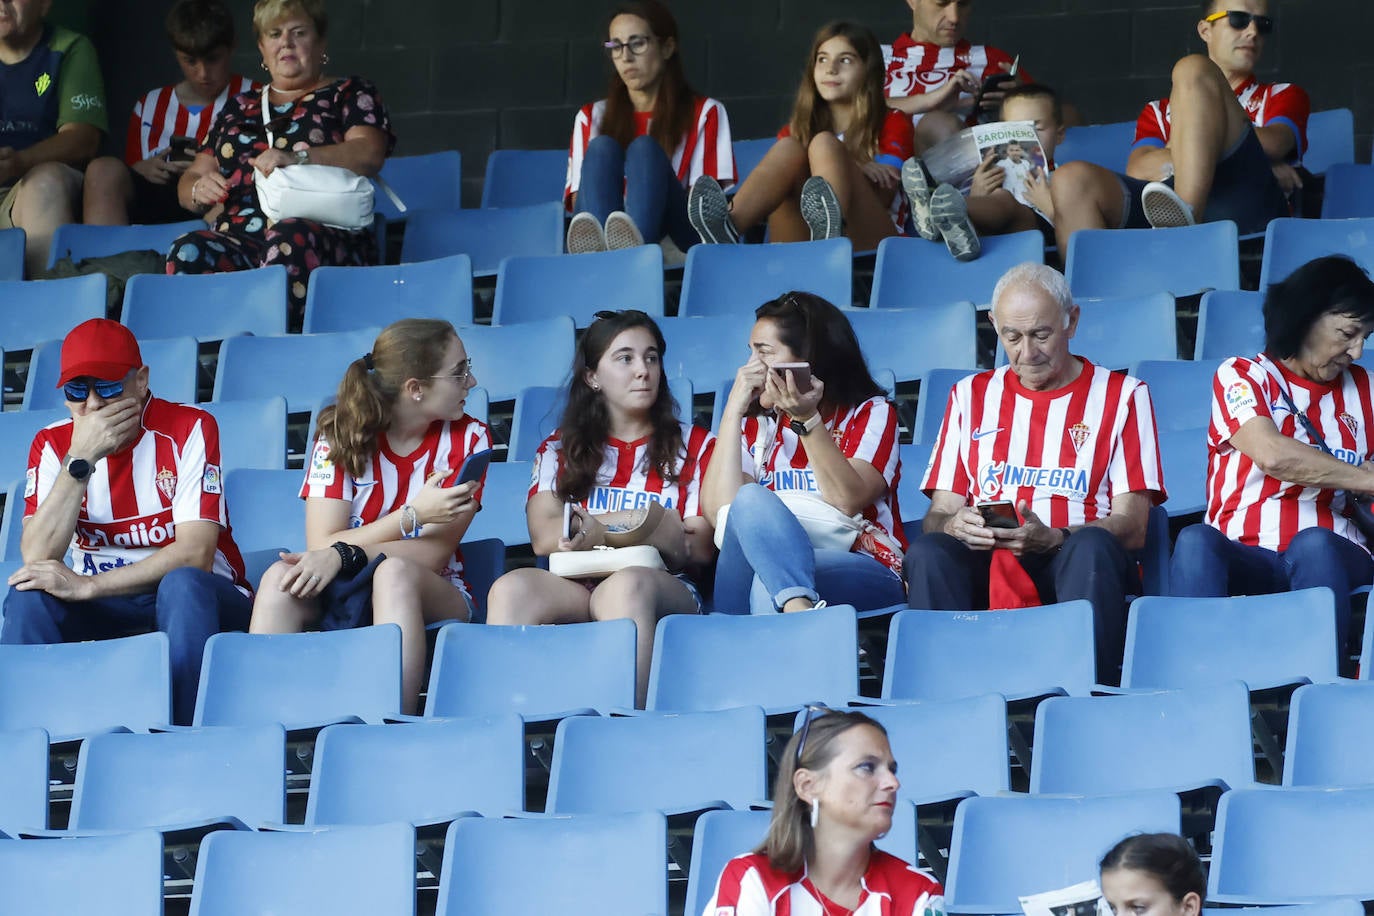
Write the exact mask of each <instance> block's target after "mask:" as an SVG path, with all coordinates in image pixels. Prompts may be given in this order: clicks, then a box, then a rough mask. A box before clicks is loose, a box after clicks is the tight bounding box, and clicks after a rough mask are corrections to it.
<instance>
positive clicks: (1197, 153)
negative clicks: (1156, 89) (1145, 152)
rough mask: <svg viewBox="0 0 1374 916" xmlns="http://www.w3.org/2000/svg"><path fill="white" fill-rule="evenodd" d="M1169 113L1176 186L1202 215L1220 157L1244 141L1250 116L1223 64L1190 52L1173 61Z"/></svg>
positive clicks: (1198, 213) (1180, 193) (1179, 194)
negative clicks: (1230, 83)
mask: <svg viewBox="0 0 1374 916" xmlns="http://www.w3.org/2000/svg"><path fill="white" fill-rule="evenodd" d="M1169 119H1170V121H1171V123H1172V127H1171V129H1170V133H1169V153H1170V155H1171V156H1172V158H1173V163H1174V191H1176V192H1177V193H1178V196H1179V197H1181V198H1183V200H1184V201H1185V202H1186V203H1187V204H1188V206H1190V207H1192V209H1193V213H1194V214H1196V216H1197V217H1198V218H1199V219H1201V217H1202V213H1203V211H1205V210H1206V209H1207V198H1208V197H1209V196H1210V195H1211V193H1212V179H1213V177H1214V176H1215V174H1216V168H1217V163H1218V162H1220V161H1221V157H1222V156H1223V155H1224V154H1225V153H1226V151H1227V150H1228V149H1230V148H1231V147H1233V146H1234V145H1235V144H1236V143H1238V142H1240V140H1241V138H1242V137H1243V136H1244V135H1245V131H1247V130H1248V129H1249V128H1250V119H1249V118H1248V117H1247V116H1246V114H1245V110H1244V109H1243V108H1241V107H1240V103H1239V102H1238V101H1236V95H1235V93H1234V92H1232V91H1231V87H1230V86H1229V85H1228V84H1227V82H1226V77H1225V76H1224V75H1223V74H1222V72H1221V69H1220V68H1219V67H1217V65H1216V64H1214V63H1212V61H1211V60H1210V59H1208V58H1207V57H1204V56H1203V55H1201V54H1190V55H1189V56H1187V57H1185V58H1183V59H1182V60H1180V61H1179V62H1178V63H1176V64H1174V71H1173V87H1172V88H1171V89H1170V91H1169Z"/></svg>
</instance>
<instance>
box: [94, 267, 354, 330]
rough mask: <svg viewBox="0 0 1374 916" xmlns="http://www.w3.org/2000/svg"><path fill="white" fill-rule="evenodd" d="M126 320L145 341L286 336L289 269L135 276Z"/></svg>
mask: <svg viewBox="0 0 1374 916" xmlns="http://www.w3.org/2000/svg"><path fill="white" fill-rule="evenodd" d="M121 321H123V323H124V325H125V326H126V327H128V329H129V330H131V331H133V332H134V336H135V337H137V338H138V339H139V340H140V341H142V340H145V339H148V338H153V337H195V338H197V339H198V340H221V339H223V338H225V337H233V336H234V335H235V334H258V335H267V334H285V333H286V268H285V267H283V266H281V265H280V264H276V265H273V266H271V267H259V268H257V269H255V270H233V271H228V272H225V273H211V274H135V275H134V276H132V277H130V278H129V282H128V284H126V285H125V287H124V312H123V315H122V318H121ZM373 324H376V322H373Z"/></svg>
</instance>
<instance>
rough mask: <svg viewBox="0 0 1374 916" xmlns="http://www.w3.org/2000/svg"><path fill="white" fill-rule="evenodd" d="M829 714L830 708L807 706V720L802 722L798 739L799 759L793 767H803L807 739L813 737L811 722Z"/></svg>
mask: <svg viewBox="0 0 1374 916" xmlns="http://www.w3.org/2000/svg"><path fill="white" fill-rule="evenodd" d="M828 712H830V709H829V708H828V707H825V706H812V705H810V704H807V707H806V718H805V719H803V720H802V727H801V737H800V738H798V739H797V759H796V760H795V761H794V762H793V764H792V765H793V766H798V767H799V766H801V762H802V754H804V753H806V739H807V738H809V737H810V736H811V720H812V719H814V718H816V716H821V715H825V714H826V713H828Z"/></svg>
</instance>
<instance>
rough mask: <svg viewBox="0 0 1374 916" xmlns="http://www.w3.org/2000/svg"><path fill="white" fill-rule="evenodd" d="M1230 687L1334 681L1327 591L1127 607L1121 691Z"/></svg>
mask: <svg viewBox="0 0 1374 916" xmlns="http://www.w3.org/2000/svg"><path fill="white" fill-rule="evenodd" d="M1237 679H1238V680H1242V681H1244V682H1245V683H1246V685H1247V686H1248V687H1249V688H1250V689H1251V690H1263V689H1266V688H1270V687H1281V686H1284V685H1289V684H1305V683H1319V684H1320V683H1328V682H1331V681H1334V680H1335V679H1336V609H1335V603H1334V601H1333V598H1332V595H1331V590H1330V589H1329V588H1325V587H1322V588H1307V589H1298V590H1296V591H1292V592H1285V593H1281V594H1275V595H1248V596H1244V597H1237V598H1162V597H1143V598H1137V599H1136V600H1135V601H1133V602H1132V603H1131V616H1130V620H1129V621H1128V623H1127V625H1126V658H1125V665H1124V667H1123V669H1122V672H1121V686H1122V687H1127V688H1130V687H1147V688H1155V689H1160V688H1170V687H1200V686H1206V685H1211V684H1218V683H1222V682H1225V681H1231V680H1237Z"/></svg>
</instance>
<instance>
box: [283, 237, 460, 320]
mask: <svg viewBox="0 0 1374 916" xmlns="http://www.w3.org/2000/svg"><path fill="white" fill-rule="evenodd" d="M402 318H440V319H442V320H444V321H447V322H449V323H450V324H452V325H454V326H455V327H459V326H461V325H465V324H472V323H473V322H472V259H471V258H469V257H468V256H467V255H465V254H455V255H449V256H448V257H446V258H435V259H433V260H429V261H417V262H416V263H414V264H379V265H377V266H375V267H317V268H315V270H313V271H311V272H310V286H309V287H308V288H307V290H306V293H305V326H304V330H305V333H307V334H323V333H329V332H331V331H354V330H357V329H358V328H370V327H378V326H380V327H385V326H387V325H389V324H391V323H392V322H393V321H399V320H400V319H402Z"/></svg>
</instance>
